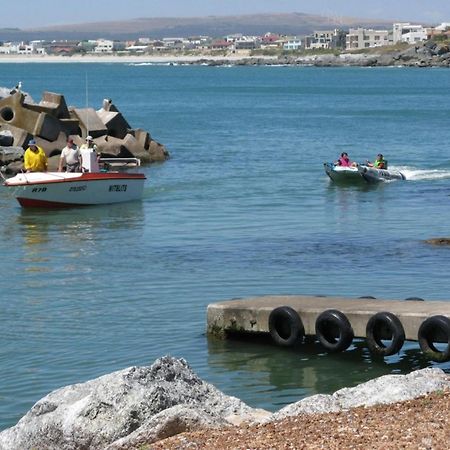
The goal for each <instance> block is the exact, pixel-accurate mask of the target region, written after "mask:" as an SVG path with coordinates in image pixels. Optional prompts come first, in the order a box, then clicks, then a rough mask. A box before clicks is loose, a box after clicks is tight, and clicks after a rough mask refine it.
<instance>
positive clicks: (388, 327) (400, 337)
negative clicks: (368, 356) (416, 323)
mask: <svg viewBox="0 0 450 450" xmlns="http://www.w3.org/2000/svg"><path fill="white" fill-rule="evenodd" d="M366 340H367V346H368V347H369V350H370V351H371V352H372V353H373V354H375V355H379V356H390V355H394V354H395V353H398V352H399V351H400V349H401V348H402V347H403V344H404V342H405V330H404V329H403V325H402V323H401V322H400V319H399V318H398V317H397V316H396V315H395V314H392V313H390V312H379V313H377V314H375V315H373V316H372V317H371V318H370V319H369V321H368V322H367V326H366ZM383 340H389V341H390V343H389V344H388V345H385V343H384V342H383Z"/></svg>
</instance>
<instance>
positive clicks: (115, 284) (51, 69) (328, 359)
mask: <svg viewBox="0 0 450 450" xmlns="http://www.w3.org/2000/svg"><path fill="white" fill-rule="evenodd" d="M0 68H1V71H0V86H8V87H10V86H11V87H12V86H14V85H16V84H17V82H18V81H22V83H23V89H24V90H25V91H27V92H29V93H30V94H31V96H32V97H33V98H34V99H35V100H36V101H38V100H39V99H40V97H41V94H42V92H43V91H45V90H48V91H53V92H58V93H62V94H64V95H65V98H66V100H67V103H68V104H69V105H74V106H78V107H85V106H86V104H88V105H89V106H91V107H95V108H99V107H100V106H101V103H102V100H103V98H112V100H113V102H114V103H115V104H116V105H117V106H118V108H119V109H120V110H121V111H122V112H123V114H124V115H125V117H126V118H127V119H128V121H129V122H130V124H131V125H132V126H133V127H136V128H137V127H140V128H144V129H146V130H149V131H150V132H151V134H152V136H153V138H154V139H156V140H157V141H159V142H161V143H163V144H165V145H166V146H167V148H168V150H169V151H170V153H171V156H172V159H170V160H169V161H167V162H166V163H164V164H158V165H152V166H150V167H145V168H144V171H145V173H146V174H147V176H148V178H149V179H148V181H147V184H146V188H145V194H144V198H143V201H142V202H136V203H129V204H125V205H119V206H104V207H94V208H85V209H71V210H63V211H24V210H22V209H21V208H20V207H19V206H18V204H17V203H16V201H15V199H13V198H11V196H10V192H9V191H7V190H6V189H5V188H3V187H0V217H1V246H0V252H1V253H0V283H1V284H0V318H1V322H0V373H1V377H0V429H4V428H6V427H9V426H12V425H14V424H15V423H16V422H17V420H18V419H19V418H20V417H21V416H22V415H23V414H24V413H26V411H27V410H28V409H29V408H30V407H31V406H32V405H33V404H34V403H35V402H36V401H37V400H39V399H40V398H41V397H42V396H44V395H46V394H47V393H48V392H50V391H52V390H54V389H56V388H59V387H61V386H65V385H67V384H72V383H78V382H84V381H86V380H89V379H92V378H94V377H97V376H100V375H102V374H105V373H108V372H111V371H114V370H119V369H123V368H126V367H129V366H132V365H149V364H151V363H152V362H153V361H154V360H155V359H156V358H158V357H160V356H163V355H166V354H170V355H173V356H176V357H183V358H185V359H186V360H187V361H188V362H189V363H190V365H191V366H192V367H193V369H194V370H195V371H196V372H197V373H198V374H199V375H200V376H201V377H202V378H204V379H205V380H206V381H208V382H211V383H213V384H215V385H216V386H217V387H218V388H219V389H221V390H222V391H224V392H225V393H227V394H230V395H234V396H237V397H239V398H241V399H243V400H244V401H245V402H247V403H248V404H250V405H251V406H255V407H262V408H267V409H270V410H277V409H279V408H280V407H282V406H284V405H286V404H288V403H291V402H294V401H296V400H299V399H300V398H302V397H305V396H308V395H311V394H314V393H317V392H322V393H329V392H332V391H334V390H336V389H339V388H341V387H344V386H353V385H355V384H357V383H360V382H362V381H366V380H368V379H370V378H373V377H376V376H379V375H382V374H387V373H407V372H409V371H411V370H413V369H417V368H421V367H426V366H427V365H428V363H427V361H425V360H424V359H423V358H422V356H421V354H420V352H419V351H418V346H417V345H416V344H412V343H410V344H407V345H405V347H404V349H403V350H402V352H401V353H400V355H398V356H393V357H389V358H386V359H385V361H373V360H372V359H371V357H370V355H369V354H368V352H367V351H366V349H365V347H364V345H363V343H362V342H356V343H355V345H354V346H352V347H351V348H350V349H349V350H348V351H346V352H345V353H344V354H340V355H327V354H325V353H323V352H322V351H321V350H320V348H319V347H318V346H316V345H314V344H311V345H309V346H305V347H304V348H296V349H280V348H277V347H274V346H272V345H270V344H264V345H263V344H260V343H252V342H241V341H227V342H216V341H212V340H208V339H207V338H206V336H205V325H206V307H207V305H208V304H209V303H212V302H215V301H221V300H227V299H231V298H234V297H246V296H255V295H264V294H321V295H342V296H352V297H359V296H361V295H373V296H375V297H378V298H398V299H404V298H406V297H411V296H419V297H423V298H425V299H428V300H442V299H444V300H445V299H448V300H449V301H450V291H449V288H448V276H449V275H448V274H449V271H450V249H448V248H436V247H430V246H427V245H426V244H424V243H423V240H424V239H427V238H430V237H440V236H450V153H449V149H450V148H449V146H450V71H449V70H441V69H406V68H405V69H398V68H397V69H391V68H386V69H381V68H380V69H360V68H339V69H333V68H326V69H318V68H287V67H237V68H236V67H235V68H232V67H215V68H214V67H187V66H186V67H182V66H151V65H127V64H92V65H91V64H89V65H88V64H59V65H58V64H55V65H53V64H11V65H9V64H1V66H0ZM86 80H87V83H86ZM86 84H87V86H88V90H87V89H86ZM86 91H88V92H87V94H88V95H86ZM342 151H347V152H348V153H349V154H350V156H351V158H352V159H355V160H357V161H364V160H365V159H366V158H370V159H373V158H374V157H375V155H376V154H377V153H378V152H382V153H384V154H385V156H386V157H387V159H388V160H389V162H390V165H391V167H392V166H394V167H397V168H401V169H403V170H404V172H405V173H406V175H407V177H408V180H407V181H406V182H394V183H386V184H383V185H381V186H377V187H376V188H371V189H368V188H365V189H364V188H361V187H359V188H358V187H336V186H335V185H333V184H331V183H330V181H329V180H328V179H327V177H326V176H325V174H324V172H323V167H322V163H323V162H324V161H329V160H334V159H336V158H337V155H338V154H339V153H340V152H342ZM435 365H436V366H438V367H441V368H443V369H445V370H447V371H450V363H446V364H440V365H438V364H435Z"/></svg>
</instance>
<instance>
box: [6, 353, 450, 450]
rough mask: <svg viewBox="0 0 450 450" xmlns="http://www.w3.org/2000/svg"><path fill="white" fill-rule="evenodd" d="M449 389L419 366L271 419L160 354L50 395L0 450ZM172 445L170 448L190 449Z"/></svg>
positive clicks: (128, 445) (82, 442) (109, 443)
mask: <svg viewBox="0 0 450 450" xmlns="http://www.w3.org/2000/svg"><path fill="white" fill-rule="evenodd" d="M449 389H450V377H449V376H448V375H446V374H445V373H444V372H443V371H442V370H440V369H422V370H418V371H415V372H412V373H410V374H408V375H386V376H383V377H380V378H377V379H374V380H371V381H369V382H367V383H363V384H361V385H359V386H356V387H354V388H345V389H341V390H339V391H337V392H335V393H334V394H333V395H315V396H312V397H309V398H306V399H303V400H301V401H299V402H297V403H294V404H292V405H289V406H287V407H285V408H283V409H281V410H280V411H278V412H276V413H273V414H272V413H270V412H268V411H264V410H260V409H255V408H251V407H249V406H248V405H246V404H245V403H243V402H242V401H241V400H239V399H237V398H235V397H230V396H227V395H225V394H223V393H222V392H221V391H219V390H218V389H217V388H215V387H214V386H213V385H211V384H209V383H206V382H205V381H203V380H201V379H200V378H199V377H198V376H197V375H196V374H195V373H194V372H193V371H192V369H191V368H190V367H189V365H188V363H187V362H186V361H185V360H183V359H175V358H172V357H168V356H165V357H162V358H160V359H158V360H156V361H155V362H154V363H153V364H152V365H151V366H149V367H130V368H128V369H124V370H121V371H118V372H114V373H111V374H108V375H104V376H102V377H100V378H97V379H95V380H91V381H88V382H86V383H82V384H76V385H72V386H67V387H64V388H61V389H58V390H56V391H54V392H52V393H50V394H48V395H47V396H45V397H44V398H42V399H41V400H39V401H38V402H37V403H36V404H35V405H34V406H33V407H32V408H31V410H30V411H29V412H28V413H27V414H26V415H25V416H24V417H23V418H22V419H21V420H20V421H19V422H18V423H17V425H15V426H14V427H12V428H9V429H7V430H5V431H3V432H1V433H0V449H1V450H19V449H20V450H27V449H47V450H52V449H55V450H56V449H58V450H69V449H71V450H75V449H77V450H78V449H80V450H81V449H108V450H119V449H123V450H125V449H133V448H152V447H151V444H154V443H158V442H159V441H161V440H163V439H166V438H168V437H170V436H175V435H178V434H179V433H184V432H187V431H199V430H202V431H204V430H210V432H211V434H214V433H216V434H217V432H219V431H220V432H226V430H232V429H234V430H238V428H237V427H240V428H239V430H241V431H242V425H243V424H245V426H247V427H248V426H256V427H258V426H266V425H268V424H269V425H270V424H272V423H274V424H275V423H278V422H279V421H280V420H289V419H293V420H295V419H296V418H298V417H299V416H301V415H303V414H308V415H311V414H317V413H323V414H327V413H336V414H339V413H340V412H343V411H347V410H349V409H352V408H357V407H369V406H371V405H383V404H384V405H386V404H392V403H394V402H399V401H405V400H409V399H415V398H417V397H420V396H423V395H426V394H430V393H433V392H447V390H449ZM443 414H445V416H447V415H448V411H447V412H445V411H444V412H443ZM411 426H413V424H411ZM213 430H219V431H213ZM177 445H178V446H177V447H173V448H193V447H183V446H182V445H179V444H177ZM147 446H150V447H147ZM158 448H164V446H162V447H158ZM171 448H172V447H171ZM195 448H202V447H195ZM203 448H206V447H203ZM216 448H225V447H217V446H216ZM227 448H231V447H227ZM252 448H263V447H252ZM272 448H274V447H272Z"/></svg>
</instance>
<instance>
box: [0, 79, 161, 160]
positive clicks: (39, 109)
mask: <svg viewBox="0 0 450 450" xmlns="http://www.w3.org/2000/svg"><path fill="white" fill-rule="evenodd" d="M7 92H8V90H6V89H4V88H2V89H1V90H0V94H1V95H0V135H2V136H5V137H4V138H3V140H2V144H1V145H3V146H5V143H6V144H7V145H10V146H11V147H21V148H22V149H24V150H25V149H26V148H27V146H28V142H29V140H30V139H31V138H34V139H36V141H37V143H38V145H39V146H41V147H42V148H43V149H44V151H45V153H46V154H47V156H48V157H51V156H54V155H58V154H59V153H60V152H61V150H62V148H63V147H64V146H65V142H66V139H67V137H68V136H72V137H73V138H74V141H75V143H77V144H78V145H80V144H82V143H84V141H85V139H86V137H87V136H88V135H91V136H93V137H94V142H95V144H96V145H97V149H98V152H100V153H101V154H102V156H105V157H114V156H121V157H122V156H123V155H127V156H129V157H136V158H140V159H141V161H142V162H143V163H150V162H156V161H164V160H166V159H168V157H169V153H168V152H167V150H166V149H165V147H164V146H163V145H161V144H160V143H158V142H156V141H153V140H152V138H151V136H150V133H148V132H147V131H144V130H142V129H139V128H138V129H132V128H131V126H130V124H129V123H128V122H127V120H126V119H125V118H124V117H123V115H122V113H121V112H120V111H119V110H118V109H117V107H116V106H115V105H114V104H113V103H112V100H111V99H105V100H104V101H103V105H102V107H101V108H100V109H99V110H98V111H96V110H94V109H92V108H75V107H68V106H67V104H66V101H65V99H64V96H63V95H61V94H56V93H53V92H44V94H43V96H42V99H41V101H40V102H39V103H35V102H34V101H33V100H32V99H31V97H30V96H29V95H28V94H26V93H24V92H22V91H21V90H20V89H14V90H12V91H10V93H9V94H7ZM6 136H7V138H6ZM6 154H11V155H17V152H9V153H8V152H6ZM3 159H4V158H3ZM14 161H15V162H16V163H17V161H18V160H13V159H12V160H8V161H4V160H3V161H2V162H3V164H4V165H5V167H6V166H7V165H8V164H10V163H12V162H14ZM15 166H17V164H16V165H15Z"/></svg>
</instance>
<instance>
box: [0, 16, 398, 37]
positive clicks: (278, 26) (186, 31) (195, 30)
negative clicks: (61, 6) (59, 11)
mask: <svg viewBox="0 0 450 450" xmlns="http://www.w3.org/2000/svg"><path fill="white" fill-rule="evenodd" d="M392 22H393V21H388V20H386V21H377V20H369V19H357V18H352V17H339V18H336V17H335V18H329V17H324V16H318V15H311V14H302V13H290V14H254V15H240V16H208V17H190V18H176V17H166V18H163V17H161V18H139V19H132V20H124V21H112V22H93V23H81V24H73V25H61V26H51V27H43V28H26V29H11V28H9V29H7V28H3V29H1V28H0V40H32V39H45V40H49V39H69V40H71V39H78V40H79V39H88V38H90V39H95V38H101V37H103V38H106V39H118V40H121V39H137V38H139V37H150V38H156V39H159V38H164V37H182V36H199V35H206V36H225V35H227V34H233V33H243V34H249V35H262V34H264V33H267V32H272V33H282V34H291V35H300V36H301V35H306V34H310V33H312V32H313V31H314V30H325V29H334V28H344V29H345V28H349V27H355V26H364V27H369V28H372V27H373V28H389V29H390V28H391V27H392Z"/></svg>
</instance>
